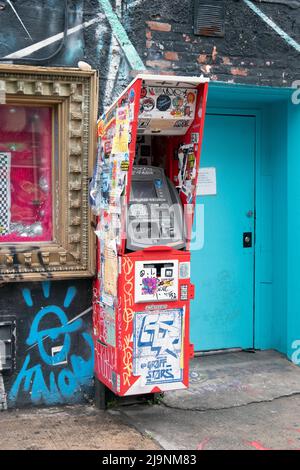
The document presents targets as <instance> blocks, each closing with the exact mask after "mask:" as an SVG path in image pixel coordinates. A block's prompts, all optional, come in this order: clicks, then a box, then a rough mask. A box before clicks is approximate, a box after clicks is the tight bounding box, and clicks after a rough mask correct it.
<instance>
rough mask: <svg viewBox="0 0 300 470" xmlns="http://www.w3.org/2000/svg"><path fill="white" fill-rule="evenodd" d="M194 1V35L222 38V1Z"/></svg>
mask: <svg viewBox="0 0 300 470" xmlns="http://www.w3.org/2000/svg"><path fill="white" fill-rule="evenodd" d="M194 1H195V3H194V34H196V35H198V36H217V37H223V36H224V35H225V7H224V2H223V0H210V1H209V0H208V1H205V0H194Z"/></svg>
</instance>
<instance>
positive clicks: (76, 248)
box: [0, 65, 98, 282]
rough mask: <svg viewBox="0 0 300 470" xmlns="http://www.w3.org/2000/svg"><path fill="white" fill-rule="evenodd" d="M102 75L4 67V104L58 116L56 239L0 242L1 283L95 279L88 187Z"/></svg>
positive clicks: (0, 71)
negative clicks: (40, 106)
mask: <svg viewBox="0 0 300 470" xmlns="http://www.w3.org/2000/svg"><path fill="white" fill-rule="evenodd" d="M97 84H98V77H97V73H96V71H81V70H79V69H71V68H53V67H51V68H46V67H28V66H21V65H20V66H19V65H0V103H4V102H5V103H21V104H22V103H24V104H25V103H26V104H33V105H36V104H44V105H48V106H53V107H54V108H55V112H56V122H57V129H58V134H57V142H56V143H55V147H56V152H55V153H56V155H55V156H54V158H53V172H52V177H53V185H52V192H53V227H54V229H53V238H52V239H53V241H51V242H37V243H36V244H35V243H33V242H24V243H7V244H4V243H0V282H1V281H2V282H3V281H22V280H24V281H28V280H32V281H37V280H45V279H68V278H80V277H90V276H92V275H93V274H94V260H95V255H94V253H95V246H94V245H95V241H94V235H93V230H92V229H91V215H90V210H89V207H88V184H89V177H90V176H91V174H92V168H93V160H94V156H95V142H96V119H97V108H98V85H97Z"/></svg>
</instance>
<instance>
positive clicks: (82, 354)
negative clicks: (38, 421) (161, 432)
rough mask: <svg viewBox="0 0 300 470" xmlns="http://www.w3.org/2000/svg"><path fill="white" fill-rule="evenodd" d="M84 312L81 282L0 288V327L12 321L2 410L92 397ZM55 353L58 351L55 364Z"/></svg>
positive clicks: (87, 293)
mask: <svg viewBox="0 0 300 470" xmlns="http://www.w3.org/2000/svg"><path fill="white" fill-rule="evenodd" d="M90 307H91V282H90V281H87V280H80V281H45V282H43V283H37V282H35V283H18V284H13V283H11V284H2V285H1V287H0V321H1V320H3V319H5V320H9V319H13V320H15V321H16V329H15V335H14V338H13V341H14V343H15V361H14V368H13V371H7V372H5V373H3V378H4V388H5V392H6V398H7V405H8V407H13V406H24V405H31V404H39V405H40V404H46V405H50V404H59V403H65V402H67V403H70V402H79V401H82V400H83V399H88V398H89V397H91V396H92V386H93V380H92V377H93V362H94V360H93V347H92V337H91V309H90ZM55 347H62V348H63V349H62V351H61V357H60V358H57V360H56V362H57V363H55V362H54V363H53V359H52V357H53V353H56V354H57V350H54V351H53V349H52V348H55ZM59 363H62V364H59Z"/></svg>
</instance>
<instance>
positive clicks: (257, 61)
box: [0, 0, 300, 407]
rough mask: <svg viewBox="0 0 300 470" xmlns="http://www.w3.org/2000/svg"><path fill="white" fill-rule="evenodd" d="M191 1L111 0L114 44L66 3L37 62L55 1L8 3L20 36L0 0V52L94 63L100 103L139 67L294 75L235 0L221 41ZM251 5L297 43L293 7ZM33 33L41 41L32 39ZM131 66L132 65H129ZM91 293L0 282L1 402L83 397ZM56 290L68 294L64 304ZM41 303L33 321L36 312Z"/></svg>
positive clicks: (72, 0)
mask: <svg viewBox="0 0 300 470" xmlns="http://www.w3.org/2000/svg"><path fill="white" fill-rule="evenodd" d="M193 3H194V2H193V0H155V1H149V0H147V1H145V0H111V1H110V5H111V6H112V7H113V9H114V11H115V12H116V13H117V15H118V19H117V21H118V22H119V24H120V25H121V26H123V28H124V31H123V32H121V33H120V34H121V35H120V36H119V41H118V40H117V39H116V35H115V34H113V30H114V31H115V27H116V23H115V22H112V21H111V18H110V17H109V9H108V8H107V3H104V2H102V1H101V0H68V27H69V28H75V29H71V31H70V33H71V34H69V35H68V36H67V38H66V42H65V45H64V47H63V48H62V49H61V51H60V52H59V53H58V54H56V55H55V56H54V57H52V58H51V59H48V60H46V58H47V57H49V56H50V55H52V54H53V53H54V52H55V51H56V50H57V48H58V47H59V45H60V41H61V37H59V38H58V40H53V37H54V39H55V35H57V34H59V33H61V32H62V31H63V29H64V1H63V0H11V4H12V5H13V6H14V7H15V9H16V11H17V14H18V15H19V17H20V18H21V19H22V21H23V22H24V25H25V27H26V28H27V30H28V33H29V34H28V33H27V32H26V31H25V30H24V27H23V26H22V24H21V22H20V20H19V19H18V18H17V16H16V13H15V12H14V11H13V9H12V7H11V5H10V4H9V3H8V2H7V1H6V0H0V23H1V31H0V56H2V57H5V56H7V55H9V54H12V53H15V52H18V53H19V56H21V59H20V60H19V61H16V63H24V64H26V63H33V64H35V65H47V66H49V65H52V66H73V67H74V66H77V63H78V60H85V61H87V62H88V63H90V64H91V65H92V67H93V68H96V69H98V70H99V76H100V110H102V109H103V108H104V107H105V106H106V105H108V104H110V103H111V102H112V100H113V99H114V98H115V97H116V95H117V94H118V93H120V92H121V90H122V89H123V88H124V87H125V86H126V84H127V83H128V82H129V81H130V80H131V78H132V77H133V76H134V75H135V73H136V72H137V69H139V70H141V69H142V68H144V69H148V70H150V71H155V72H158V73H171V74H183V75H184V74H188V75H199V74H201V73H203V74H204V75H206V76H208V77H210V78H211V80H218V81H225V82H228V83H244V84H255V85H267V86H276V87H277V86H279V87H290V86H292V83H293V82H294V81H295V80H297V79H299V76H300V62H299V59H298V55H299V53H298V52H297V51H296V50H295V49H294V48H293V47H292V46H291V45H289V44H288V43H287V42H286V40H285V39H283V38H281V37H280V36H279V35H278V34H276V33H275V32H274V31H273V30H272V29H271V28H270V27H269V26H267V24H265V23H264V22H263V21H262V20H261V18H260V17H259V16H258V15H256V14H255V13H254V12H253V11H251V10H250V9H249V7H248V6H247V5H246V4H245V3H244V2H243V1H242V0H240V1H234V0H226V2H225V6H226V16H225V31H226V32H225V37H224V38H212V37H210V38H208V37H199V36H195V35H194V34H193ZM292 3H294V4H296V2H292ZM255 4H256V5H257V6H258V7H259V8H260V9H261V10H262V11H263V12H264V13H265V14H266V15H267V16H268V17H269V18H271V19H273V21H275V22H276V23H277V24H278V25H279V26H280V27H281V28H282V29H283V30H284V31H285V32H286V33H287V34H288V35H290V36H291V37H292V38H293V39H295V40H296V41H299V38H300V9H298V8H290V7H289V6H287V5H282V4H277V3H265V2H255ZM1 8H2V9H1ZM109 20H110V21H109ZM51 38H52V40H51ZM43 40H48V42H50V44H48V45H45V44H41V42H40V41H43ZM129 41H130V42H131V45H132V46H133V52H132V50H131V53H130V54H129V53H128V49H127V50H126V49H125V48H124V44H127V43H128V42H129ZM33 45H35V46H36V50H35V52H33V53H32V49H29V50H28V49H27V48H32V46H33ZM28 58H31V59H33V61H31V62H28V60H27V59H28ZM36 59H42V61H37V60H36ZM136 63H139V64H142V66H141V65H139V67H136V66H135V65H134V64H136ZM91 290H92V281H91V280H77V281H72V280H70V281H55V282H51V283H48V284H47V283H46V284H45V283H11V284H0V321H1V320H2V319H4V318H7V317H13V318H15V319H16V361H15V368H14V371H13V372H12V373H5V374H4V387H5V392H6V394H7V402H8V406H10V407H13V406H23V405H29V404H53V403H64V402H72V401H80V400H83V399H85V398H88V397H90V396H91V392H92V375H93V373H92V369H93V364H92V360H93V358H92V350H91V309H90V307H91ZM48 293H49V296H48V297H47V295H48ZM72 293H73V294H74V297H73V298H72V299H71V297H72ZM66 296H67V298H68V299H69V300H70V299H71V300H72V301H71V302H70V304H69V302H68V301H66V300H65V298H66ZM31 301H32V305H31ZM50 306H52V307H51V309H50V308H49V309H48V310H47V311H46V312H47V314H46V315H45V316H44V317H43V318H42V319H40V321H38V320H39V316H40V315H41V309H42V308H43V307H44V308H48V307H50ZM44 311H45V310H44ZM82 312H86V313H85V314H84V315H83V316H81V317H80V318H79V320H80V321H79V323H76V320H75V321H71V320H73V319H74V318H75V317H77V315H79V314H81V313H82ZM70 321H71V323H68V322H70ZM66 323H68V324H66ZM70 325H71V327H70ZM45 336H47V338H45ZM64 344H65V347H64V352H65V353H66V354H65V355H66V356H67V357H65V358H64V359H66V361H67V363H66V364H62V365H56V364H52V365H51V364H49V363H48V362H49V356H48V355H49V354H51V348H52V347H55V346H63V345H64ZM47 361H48V362H47ZM63 362H64V361H63Z"/></svg>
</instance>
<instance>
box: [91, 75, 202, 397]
mask: <svg viewBox="0 0 300 470" xmlns="http://www.w3.org/2000/svg"><path fill="white" fill-rule="evenodd" d="M207 87H208V80H207V79H205V78H203V77H200V78H199V77H175V76H165V75H163V76H162V75H161V76H160V75H138V76H137V77H136V78H135V79H134V80H133V82H132V83H131V84H130V85H129V86H128V87H127V88H126V89H125V90H124V92H123V93H122V94H121V95H120V96H119V98H118V99H117V100H116V101H115V102H114V103H113V104H112V106H111V107H110V108H109V109H108V110H107V112H106V113H105V114H104V115H103V116H102V117H101V118H100V119H99V121H98V153H97V160H96V165H95V169H94V175H93V179H92V182H91V186H90V200H91V205H92V209H93V212H94V213H95V214H96V216H97V224H96V225H97V226H96V230H95V232H96V235H97V277H96V279H95V282H94V294H93V338H94V346H95V376H96V380H97V381H100V382H101V383H102V384H104V385H105V386H106V387H108V388H109V389H110V390H112V391H113V392H114V393H115V394H116V395H119V396H124V395H137V394H148V393H156V392H161V391H166V390H174V389H183V388H187V387H188V377H189V359H190V358H191V357H192V356H193V346H192V345H191V344H190V341H189V314H190V300H191V299H192V298H193V296H194V288H193V285H192V284H191V282H190V242H191V236H192V223H193V213H194V206H195V200H196V186H197V176H198V169H199V162H200V149H201V142H202V135H203V126H204V117H205V107H206V98H207Z"/></svg>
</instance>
